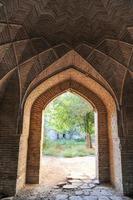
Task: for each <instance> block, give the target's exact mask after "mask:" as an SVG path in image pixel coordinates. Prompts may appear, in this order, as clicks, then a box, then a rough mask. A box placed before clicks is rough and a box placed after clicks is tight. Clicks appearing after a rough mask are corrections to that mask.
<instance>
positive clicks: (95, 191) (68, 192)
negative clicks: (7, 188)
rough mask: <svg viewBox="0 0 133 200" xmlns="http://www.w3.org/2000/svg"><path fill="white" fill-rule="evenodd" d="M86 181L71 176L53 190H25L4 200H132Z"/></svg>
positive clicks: (43, 188)
mask: <svg viewBox="0 0 133 200" xmlns="http://www.w3.org/2000/svg"><path fill="white" fill-rule="evenodd" d="M70 180H71V181H70ZM77 180H78V181H77ZM86 180H87V179H86V177H84V178H83V176H82V177H81V176H80V177H78V176H77V177H75V176H74V177H72V176H71V179H70V176H69V177H67V179H66V181H64V182H60V183H58V184H57V185H56V186H55V187H53V188H49V189H48V188H47V189H46V188H45V186H38V187H37V188H35V187H34V188H32V189H26V188H25V189H23V190H22V191H20V192H19V193H18V194H17V195H16V196H15V197H14V198H11V199H10V198H7V199H6V198H5V199H3V200H130V198H128V197H123V196H122V195H120V194H118V193H117V192H116V191H115V190H113V189H112V188H111V187H110V186H109V185H100V183H99V182H98V181H97V180H90V179H88V181H86Z"/></svg>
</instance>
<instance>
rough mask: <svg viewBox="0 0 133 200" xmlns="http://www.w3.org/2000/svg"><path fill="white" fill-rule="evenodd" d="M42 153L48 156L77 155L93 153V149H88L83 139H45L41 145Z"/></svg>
mask: <svg viewBox="0 0 133 200" xmlns="http://www.w3.org/2000/svg"><path fill="white" fill-rule="evenodd" d="M43 154H44V155H48V156H61V157H69V158H71V157H77V156H88V155H95V150H94V149H88V148H87V147H86V144H85V141H81V140H80V141H75V140H58V141H50V140H46V143H45V144H44V145H43Z"/></svg>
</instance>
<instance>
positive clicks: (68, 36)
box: [0, 0, 133, 195]
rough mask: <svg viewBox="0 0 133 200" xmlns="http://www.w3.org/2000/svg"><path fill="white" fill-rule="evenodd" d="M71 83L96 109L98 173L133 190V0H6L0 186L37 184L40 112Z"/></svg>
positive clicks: (0, 30) (1, 41)
mask: <svg viewBox="0 0 133 200" xmlns="http://www.w3.org/2000/svg"><path fill="white" fill-rule="evenodd" d="M68 89H71V90H74V91H75V92H77V93H79V94H80V95H81V96H83V97H84V98H86V99H87V100H88V101H90V102H91V103H92V104H93V105H94V107H95V108H96V109H97V112H98V155H99V156H98V169H97V171H98V178H99V179H100V180H101V181H103V182H105V181H106V182H107V181H110V182H111V183H112V184H113V185H114V186H115V187H116V189H117V190H119V191H120V192H122V193H124V194H127V195H132V194H133V159H132V157H133V2H132V0H126V1H125V0H99V1H97V0H68V1H66V0H47V1H46V0H28V1H26V0H10V1H9V0H0V192H2V193H7V194H9V195H13V194H15V193H16V192H17V191H18V190H19V189H20V188H22V187H23V186H24V184H25V183H28V182H30V183H39V177H40V156H41V125H40V122H41V111H42V109H43V108H44V107H45V106H46V105H47V103H48V102H49V101H51V100H52V99H53V98H54V97H55V96H57V95H59V94H61V93H62V92H64V91H66V90H68ZM35 138H36V140H35ZM103 152H104V154H103ZM105 152H106V153H105ZM33 154H34V155H36V156H34V155H33ZM118 166H119V167H118ZM33 174H34V176H33Z"/></svg>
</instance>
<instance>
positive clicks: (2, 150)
mask: <svg viewBox="0 0 133 200" xmlns="http://www.w3.org/2000/svg"><path fill="white" fill-rule="evenodd" d="M14 90H15V93H14ZM18 110H19V85H18V76H17V72H14V73H13V74H11V76H10V78H9V79H8V83H7V84H6V85H5V91H4V95H3V97H2V99H1V101H0V193H1V192H3V193H5V194H9V195H12V194H14V193H15V190H16V179H17V160H18V152H19V138H20V135H19V134H17V132H16V130H17V116H18Z"/></svg>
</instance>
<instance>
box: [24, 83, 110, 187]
mask: <svg viewBox="0 0 133 200" xmlns="http://www.w3.org/2000/svg"><path fill="white" fill-rule="evenodd" d="M67 89H73V90H75V91H77V92H78V93H79V94H81V95H82V96H83V97H85V98H86V99H87V100H89V101H91V102H93V105H95V107H96V109H97V112H98V147H97V148H98V157H97V159H98V178H99V180H100V181H101V182H109V181H110V170H109V143H108V129H107V110H106V108H105V106H104V104H103V103H102V101H101V100H100V99H99V98H98V97H97V95H95V94H94V93H93V92H91V91H89V90H88V89H86V88H85V87H83V86H81V85H80V84H79V83H76V82H73V81H71V80H68V81H66V82H63V83H60V84H59V85H57V86H55V87H52V88H50V89H49V90H47V91H46V92H45V93H44V94H42V95H41V96H40V97H39V98H38V99H37V100H36V101H35V103H34V104H33V107H32V110H31V122H30V132H29V134H30V135H29V142H28V144H29V146H28V159H27V182H28V183H39V176H40V157H41V137H42V136H41V124H42V111H43V108H45V106H46V105H47V104H48V102H50V100H51V99H53V98H54V97H55V96H57V95H59V94H61V93H62V92H64V91H66V90H67ZM103 152H104V153H103Z"/></svg>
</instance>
